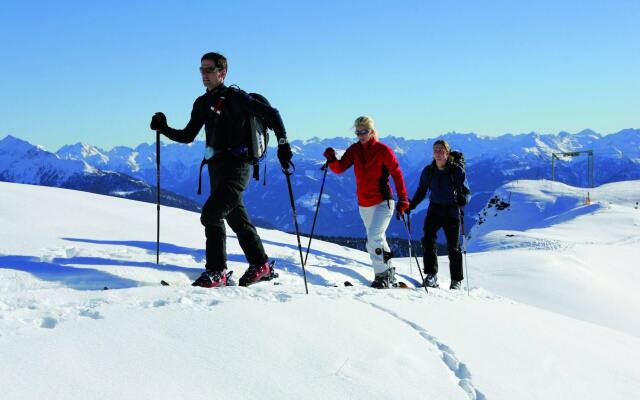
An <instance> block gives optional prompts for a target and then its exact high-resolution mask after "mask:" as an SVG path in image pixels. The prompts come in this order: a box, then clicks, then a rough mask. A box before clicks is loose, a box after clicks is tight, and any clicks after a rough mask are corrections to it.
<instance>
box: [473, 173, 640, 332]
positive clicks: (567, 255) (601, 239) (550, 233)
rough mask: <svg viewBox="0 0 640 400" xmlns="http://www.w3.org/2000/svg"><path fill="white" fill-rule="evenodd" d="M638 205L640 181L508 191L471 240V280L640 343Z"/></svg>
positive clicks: (516, 186)
mask: <svg viewBox="0 0 640 400" xmlns="http://www.w3.org/2000/svg"><path fill="white" fill-rule="evenodd" d="M587 198H588V199H589V201H590V203H589V204H585V201H586V200H587ZM639 202H640V181H627V182H618V183H611V184H607V185H603V186H600V187H597V188H576V187H572V186H568V185H565V184H562V183H558V182H550V181H516V182H512V183H509V184H507V185H504V186H503V187H501V188H499V189H498V190H497V191H496V192H495V194H494V196H493V197H492V200H491V201H490V202H489V203H488V205H487V206H486V207H485V209H483V210H482V211H481V212H480V214H479V218H480V221H479V223H478V224H476V225H475V226H474V228H473V229H472V230H471V232H470V233H469V237H470V239H469V242H468V250H469V251H470V252H481V253H479V254H477V256H476V257H475V260H476V261H475V264H476V265H475V266H473V271H474V272H473V273H472V276H475V278H474V277H472V279H473V280H474V281H475V282H476V283H477V284H479V285H481V286H483V287H485V288H488V289H490V290H492V291H494V292H496V293H499V294H501V295H504V296H508V297H510V298H513V299H517V300H518V301H523V302H525V303H528V304H534V305H537V306H539V307H542V308H544V309H547V310H552V311H555V312H560V313H562V314H564V315H569V316H572V317H575V318H580V319H583V320H585V321H590V322H594V323H598V324H601V325H605V326H609V327H612V328H615V329H619V330H621V331H623V332H627V333H630V334H633V335H636V336H640V320H639V319H638V318H637V314H636V313H637V310H639V309H640V299H639V298H638V296H636V294H635V293H636V287H637V284H638V282H639V281H640V270H639V269H638V264H637V263H636V260H637V256H638V254H639V253H638V250H639V249H640V229H639V228H640V206H639V204H640V203H639ZM485 252H486V253H485ZM497 254H500V255H499V257H496V255H497ZM611 310H616V311H615V312H612V311H611Z"/></svg>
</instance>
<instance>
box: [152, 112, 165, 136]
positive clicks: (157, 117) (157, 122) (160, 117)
mask: <svg viewBox="0 0 640 400" xmlns="http://www.w3.org/2000/svg"><path fill="white" fill-rule="evenodd" d="M149 126H150V127H151V130H152V131H158V132H160V133H162V132H164V131H166V130H167V128H168V127H169V125H167V117H165V115H164V114H163V113H161V112H157V113H155V114H153V117H151V124H149Z"/></svg>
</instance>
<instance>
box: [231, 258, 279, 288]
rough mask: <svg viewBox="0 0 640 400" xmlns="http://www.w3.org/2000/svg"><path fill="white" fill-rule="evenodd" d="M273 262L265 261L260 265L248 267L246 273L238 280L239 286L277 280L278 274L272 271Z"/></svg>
mask: <svg viewBox="0 0 640 400" xmlns="http://www.w3.org/2000/svg"><path fill="white" fill-rule="evenodd" d="M275 263H276V262H275V261H267V262H265V263H264V264H260V265H250V266H249V268H248V269H247V271H246V272H245V273H244V275H242V278H240V286H249V285H253V284H254V283H256V282H261V281H270V280H271V279H273V278H277V277H278V274H277V273H276V272H275V270H274V265H275Z"/></svg>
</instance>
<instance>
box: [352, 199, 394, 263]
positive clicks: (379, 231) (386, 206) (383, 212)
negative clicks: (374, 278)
mask: <svg viewBox="0 0 640 400" xmlns="http://www.w3.org/2000/svg"><path fill="white" fill-rule="evenodd" d="M359 209H360V218H362V222H364V227H365V229H366V230H367V252H369V256H370V257H371V265H372V266H373V271H374V272H375V273H376V274H378V273H381V272H384V271H386V270H387V269H388V268H390V267H391V266H392V265H391V260H389V261H388V262H387V263H385V262H384V255H383V251H386V252H388V251H390V250H391V249H390V248H389V244H387V236H386V231H387V227H388V226H389V222H390V221H391V217H392V216H393V211H394V210H395V201H393V200H389V202H387V201H386V200H385V201H383V202H382V203H380V204H376V205H375V206H371V207H362V206H360V207H359Z"/></svg>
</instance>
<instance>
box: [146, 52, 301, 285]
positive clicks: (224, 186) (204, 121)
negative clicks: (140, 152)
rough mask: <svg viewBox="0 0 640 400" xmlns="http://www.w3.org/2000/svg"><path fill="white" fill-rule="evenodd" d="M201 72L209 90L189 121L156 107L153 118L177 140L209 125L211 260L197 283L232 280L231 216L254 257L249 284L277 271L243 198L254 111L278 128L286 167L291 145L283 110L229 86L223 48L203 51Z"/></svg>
mask: <svg viewBox="0 0 640 400" xmlns="http://www.w3.org/2000/svg"><path fill="white" fill-rule="evenodd" d="M200 74H201V76H202V82H203V83H204V86H206V88H207V91H206V93H205V94H203V95H202V96H200V97H198V98H197V99H196V100H195V102H194V103H193V109H192V111H191V119H190V120H189V122H188V123H187V125H186V127H185V128H184V129H173V128H170V127H169V126H168V125H167V118H166V117H165V115H164V114H163V113H156V114H155V115H154V116H153V118H152V119H151V129H152V130H155V131H158V132H160V133H161V134H163V135H165V136H166V137H168V138H169V139H171V140H173V141H176V142H180V143H191V142H193V141H194V140H195V138H196V136H197V135H198V132H199V131H200V129H201V128H202V126H203V125H204V128H205V132H206V144H207V147H206V152H205V160H206V164H207V166H208V170H209V181H210V183H211V195H210V196H209V198H208V199H207V201H206V203H205V204H204V206H203V207H202V214H201V217H200V221H201V222H202V225H204V227H205V236H206V238H207V244H206V254H207V261H206V265H205V269H206V270H205V272H204V273H203V274H202V275H201V276H200V277H199V278H198V279H197V280H196V281H195V282H194V283H193V285H194V286H202V287H216V286H225V285H226V284H227V278H228V274H227V253H226V243H225V242H226V232H225V224H224V221H225V220H226V221H227V223H228V224H229V226H230V227H231V229H232V230H233V231H234V232H235V233H236V235H237V237H238V242H239V243H240V246H241V247H242V250H243V252H244V254H245V256H246V258H247V261H248V262H249V268H248V269H247V271H246V272H245V274H244V275H243V276H242V278H241V279H240V285H243V286H248V285H250V284H252V283H254V282H256V281H258V280H261V279H262V280H264V279H269V278H270V277H271V276H272V275H273V273H274V271H273V263H269V258H268V256H267V254H266V253H265V251H264V248H263V246H262V241H261V240H260V237H259V236H258V233H257V231H256V228H255V227H254V226H253V224H252V223H251V221H250V220H249V216H248V215H247V210H246V209H245V206H244V202H243V198H242V196H243V192H244V190H245V189H246V188H247V185H248V184H249V179H250V177H251V173H250V169H251V168H250V167H251V166H250V164H249V146H250V129H249V126H248V125H249V122H248V118H249V116H252V115H253V116H257V117H260V118H262V119H263V120H264V121H265V122H266V124H267V126H269V127H270V128H271V129H273V131H274V132H275V134H276V137H277V138H278V159H279V161H280V164H281V166H282V168H283V170H288V168H289V166H290V163H291V158H292V153H291V148H290V146H289V143H288V142H287V135H286V131H285V128H284V124H283V122H282V118H281V117H280V114H279V113H278V110H276V109H275V108H272V107H270V106H268V105H265V104H263V103H261V102H260V101H257V100H255V99H254V98H253V97H251V96H249V95H248V94H247V93H245V92H243V91H242V90H240V89H238V88H236V87H227V86H225V84H224V79H225V77H226V75H227V59H226V58H225V57H224V56H222V55H221V54H218V53H207V54H205V55H203V56H202V59H201V65H200ZM203 163H204V161H203Z"/></svg>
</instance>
